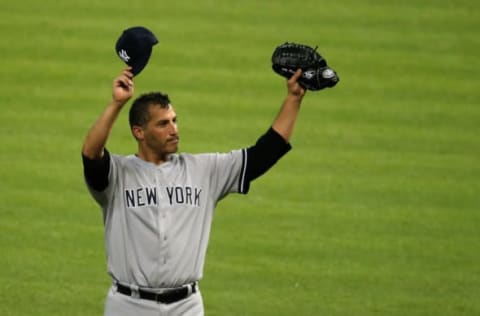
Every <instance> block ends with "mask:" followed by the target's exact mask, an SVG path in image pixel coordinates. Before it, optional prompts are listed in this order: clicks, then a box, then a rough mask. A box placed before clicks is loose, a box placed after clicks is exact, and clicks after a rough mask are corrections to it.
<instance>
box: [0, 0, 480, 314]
mask: <svg viewBox="0 0 480 316" xmlns="http://www.w3.org/2000/svg"><path fill="white" fill-rule="evenodd" d="M173 3H175V4H173ZM479 12H480V3H478V2H475V1H471V0H470V1H467V0H458V1H447V0H437V1H433V0H417V1H386V0H383V1H382V0H376V1H375V0H369V1H353V0H348V1H341V0H340V1H328V2H327V1H313V0H303V1H297V2H295V1H286V0H281V1H262V0H260V1H253V0H246V1H232V0H227V1H211V0H208V1H186V0H177V1H175V2H173V1H172V2H171V3H170V2H169V4H167V3H166V1H144V0H138V1H124V0H120V1H110V0H105V1H92V0H82V1H62V2H60V1H52V0H44V1H33V0H25V1H4V2H3V3H2V10H1V11H0V34H1V41H0V52H1V58H0V65H1V73H0V77H1V78H2V79H1V82H2V84H1V85H0V98H1V99H0V100H1V105H0V118H1V124H0V132H1V135H2V136H1V146H0V152H1V155H0V162H1V167H0V179H1V181H0V188H1V189H0V200H1V204H0V252H1V255H0V315H2V316H10V315H68V316H72V315H102V314H103V302H104V298H105V294H106V291H107V288H108V286H109V284H110V280H109V278H108V276H107V274H106V264H105V255H104V248H103V226H102V220H101V215H100V211H99V209H98V207H97V206H96V204H95V203H94V202H93V200H92V199H91V198H90V196H89V195H88V193H87V190H86V188H85V186H84V183H83V178H82V169H81V161H80V147H81V144H82V141H83V137H84V135H85V133H86V131H87V129H88V128H89V127H90V125H91V124H92V123H93V121H94V120H95V118H96V117H97V115H98V114H99V113H100V111H101V110H102V109H103V108H104V106H105V105H106V104H107V102H108V100H109V98H110V93H111V92H110V86H111V81H112V79H113V78H114V76H116V75H117V74H118V73H119V72H120V70H121V69H122V67H123V65H122V63H121V62H120V60H119V59H118V58H117V57H116V56H115V53H114V49H113V47H114V43H115V41H116V39H117V38H118V36H119V35H120V33H121V31H122V30H123V29H125V28H127V27H130V26H134V25H144V26H147V27H149V28H150V29H152V30H153V31H154V32H155V33H156V35H157V36H158V37H159V39H160V44H159V45H158V46H156V47H155V48H154V53H153V56H152V59H151V62H150V64H149V66H148V68H147V69H146V70H145V71H144V72H143V73H142V74H141V75H140V76H139V77H138V78H137V79H136V92H137V95H138V94H139V93H141V92H147V91H151V90H158V89H159V90H162V91H166V92H168V93H169V94H170V96H171V98H172V101H173V103H174V105H175V106H176V109H177V112H178V114H179V119H180V128H181V130H180V132H181V135H182V144H181V145H182V146H181V150H182V151H187V152H204V151H227V150H230V149H233V148H240V147H244V146H247V145H250V144H251V143H252V142H254V141H255V140H256V138H257V137H258V136H259V135H260V134H261V133H263V132H264V131H265V130H266V128H268V126H269V124H270V123H271V121H272V120H273V117H274V116H275V114H276V112H277V110H278V108H279V105H280V103H281V101H282V100H283V97H284V95H285V86H284V81H283V80H282V79H281V78H280V77H279V76H277V75H276V74H274V73H273V72H272V70H271V68H270V56H271V53H272V51H273V48H274V47H275V46H276V45H278V44H281V43H283V42H285V41H294V42H300V43H305V44H308V45H312V46H315V45H318V46H319V51H320V52H321V53H322V54H323V55H324V56H325V57H326V58H327V60H328V62H329V64H330V65H331V66H332V67H333V68H334V69H336V70H337V72H338V73H339V75H340V78H341V82H340V83H339V85H338V86H337V87H335V88H334V89H329V90H325V91H321V92H318V93H309V94H308V95H307V96H306V97H305V99H304V103H303V108H302V113H301V117H300V119H299V122H298V125H297V129H296V132H295V135H294V138H293V140H292V145H293V147H294V149H293V151H292V152H291V153H289V154H288V155H287V156H286V157H285V158H284V159H283V160H281V161H280V162H279V164H278V165H277V166H276V167H275V168H274V170H272V171H271V172H270V173H268V174H267V175H265V176H264V177H263V178H261V179H259V180H257V181H256V182H254V183H253V184H252V188H251V191H250V194H249V195H248V196H247V197H243V196H230V197H229V198H227V199H226V200H224V201H222V202H221V203H220V204H219V207H218V209H217V213H216V218H215V222H214V226H213V231H212V235H211V241H210V247H209V251H208V255H207V262H206V268H205V275H204V279H203V280H202V282H201V289H202V293H203V296H204V301H205V307H206V314H207V315H210V316H215V315H298V316H303V315H306V316H308V315H328V316H335V315H338V316H340V315H342V316H345V315H355V316H366V315H394V316H404V315H410V316H411V315H422V316H423V315H432V316H434V315H435V316H437V315H451V316H456V315H468V316H471V315H480V300H479V294H478V293H480V266H479V262H480V251H479V250H480V182H479V178H480V164H479V162H480V142H479V136H480V108H479V104H480V90H479V87H480V80H479V73H480V61H479V59H478V56H479V53H480V39H479V33H478V32H479V30H480V13H479ZM127 125H128V124H127V116H126V111H125V112H124V113H122V115H121V117H120V119H119V121H118V124H117V125H116V127H115V129H114V130H113V133H112V137H111V139H110V142H109V145H108V147H109V148H110V150H111V151H113V152H117V153H123V154H128V153H132V152H133V151H134V150H135V148H136V147H135V143H134V141H133V139H132V137H131V136H130V132H129V130H128V127H127Z"/></svg>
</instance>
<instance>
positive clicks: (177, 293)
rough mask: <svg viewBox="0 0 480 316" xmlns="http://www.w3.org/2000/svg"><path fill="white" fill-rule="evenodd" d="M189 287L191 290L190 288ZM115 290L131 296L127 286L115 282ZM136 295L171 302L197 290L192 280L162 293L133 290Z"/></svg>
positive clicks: (159, 301)
mask: <svg viewBox="0 0 480 316" xmlns="http://www.w3.org/2000/svg"><path fill="white" fill-rule="evenodd" d="M190 289H191V290H190ZM117 292H118V293H122V294H124V295H128V296H132V292H134V291H132V290H131V289H130V288H129V287H127V286H124V285H121V284H118V283H117ZM135 292H138V296H139V297H140V298H142V299H145V300H150V301H155V302H158V303H164V304H171V303H175V302H178V301H181V300H183V299H185V298H187V297H189V296H190V295H191V294H192V293H196V292H197V283H196V282H194V283H192V284H189V285H185V286H182V287H179V288H176V289H170V290H166V291H165V292H163V293H153V292H148V291H144V290H140V289H139V290H138V291H135Z"/></svg>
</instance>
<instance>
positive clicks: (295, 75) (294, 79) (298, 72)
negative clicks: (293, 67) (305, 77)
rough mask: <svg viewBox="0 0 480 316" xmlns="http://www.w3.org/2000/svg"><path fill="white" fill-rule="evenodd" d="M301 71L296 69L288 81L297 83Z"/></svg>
mask: <svg viewBox="0 0 480 316" xmlns="http://www.w3.org/2000/svg"><path fill="white" fill-rule="evenodd" d="M302 73H303V71H302V69H297V71H296V72H295V73H294V74H293V76H291V77H290V80H291V81H292V82H295V81H297V80H298V79H299V78H300V77H301V76H302Z"/></svg>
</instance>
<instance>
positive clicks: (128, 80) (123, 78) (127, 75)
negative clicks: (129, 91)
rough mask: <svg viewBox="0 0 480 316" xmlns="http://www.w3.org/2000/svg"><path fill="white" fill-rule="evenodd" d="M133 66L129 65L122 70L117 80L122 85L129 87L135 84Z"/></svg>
mask: <svg viewBox="0 0 480 316" xmlns="http://www.w3.org/2000/svg"><path fill="white" fill-rule="evenodd" d="M131 70H132V67H127V68H125V69H124V70H123V71H122V74H121V75H120V76H119V77H117V79H116V80H115V81H116V82H118V84H119V85H120V86H122V87H125V88H129V87H132V86H133V74H132V72H131Z"/></svg>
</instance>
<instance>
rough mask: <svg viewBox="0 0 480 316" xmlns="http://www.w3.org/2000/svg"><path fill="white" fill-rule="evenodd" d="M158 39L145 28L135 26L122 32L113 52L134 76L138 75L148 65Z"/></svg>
mask: <svg viewBox="0 0 480 316" xmlns="http://www.w3.org/2000/svg"><path fill="white" fill-rule="evenodd" d="M157 43H158V39H157V38H156V37H155V35H154V34H153V33H152V32H151V31H150V30H149V29H147V28H145V27H143V26H135V27H131V28H128V29H126V30H124V31H123V33H122V35H120V37H119V38H118V40H117V43H116V44H115V51H116V53H117V55H118V57H120V59H121V60H123V61H124V62H125V63H126V64H127V65H129V66H131V67H132V73H133V75H134V76H136V75H138V74H139V73H140V72H141V71H142V70H143V68H145V66H146V65H147V63H148V60H149V59H150V55H151V54H152V47H153V45H156V44H157Z"/></svg>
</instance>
